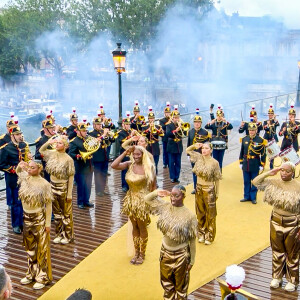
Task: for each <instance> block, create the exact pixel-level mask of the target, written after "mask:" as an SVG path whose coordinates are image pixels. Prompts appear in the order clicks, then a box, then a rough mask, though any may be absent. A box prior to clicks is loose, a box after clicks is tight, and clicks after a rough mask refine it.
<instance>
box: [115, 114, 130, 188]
mask: <svg viewBox="0 0 300 300" xmlns="http://www.w3.org/2000/svg"><path fill="white" fill-rule="evenodd" d="M130 124H131V121H130V118H129V116H128V114H127V118H125V119H123V121H122V127H123V129H122V130H121V131H120V132H119V135H118V138H117V142H118V143H119V145H120V147H119V148H120V155H121V154H122V153H123V152H124V151H125V149H124V148H122V147H121V145H122V143H124V142H125V141H126V140H128V139H130V138H131V129H130ZM128 160H129V157H128V156H125V157H124V159H123V160H122V162H124V161H128ZM126 172H127V169H126V170H122V171H121V180H122V191H123V192H127V191H128V188H129V187H128V184H127V182H126V180H125V175H126Z"/></svg>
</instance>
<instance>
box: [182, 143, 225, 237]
mask: <svg viewBox="0 0 300 300" xmlns="http://www.w3.org/2000/svg"><path fill="white" fill-rule="evenodd" d="M195 149H196V147H195V145H191V146H190V147H188V148H187V149H186V152H187V154H188V155H190V160H191V162H192V163H195V166H194V168H193V172H194V173H195V174H196V175H197V185H196V195H195V210H196V215H197V219H198V238H199V241H201V242H205V241H208V242H209V243H212V242H213V241H214V239H215V236H216V217H217V206H216V200H217V198H218V189H219V180H220V179H221V178H222V175H221V170H220V166H219V163H218V161H217V160H215V159H214V158H212V157H211V156H209V157H204V156H203V155H202V154H201V153H199V152H196V151H193V150H195Z"/></svg>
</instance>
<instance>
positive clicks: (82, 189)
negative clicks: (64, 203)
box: [75, 172, 93, 205]
mask: <svg viewBox="0 0 300 300" xmlns="http://www.w3.org/2000/svg"><path fill="white" fill-rule="evenodd" d="M92 179H93V172H85V173H79V172H78V173H75V180H76V183H77V205H84V204H87V203H89V200H90V196H91V189H92Z"/></svg>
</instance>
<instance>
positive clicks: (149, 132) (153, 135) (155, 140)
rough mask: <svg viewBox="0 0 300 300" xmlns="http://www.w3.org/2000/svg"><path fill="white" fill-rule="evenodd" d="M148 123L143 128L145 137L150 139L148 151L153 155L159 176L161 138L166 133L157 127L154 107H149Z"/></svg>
mask: <svg viewBox="0 0 300 300" xmlns="http://www.w3.org/2000/svg"><path fill="white" fill-rule="evenodd" d="M148 121H149V124H148V125H145V126H143V127H142V128H143V135H145V136H146V137H147V139H148V146H147V148H146V149H147V150H148V151H149V152H150V153H151V154H152V155H153V159H154V163H155V168H156V175H157V171H158V170H157V166H158V162H159V155H160V149H159V137H160V136H161V137H163V136H164V131H163V129H162V127H161V125H155V124H154V121H155V115H154V113H153V112H152V106H149V113H148Z"/></svg>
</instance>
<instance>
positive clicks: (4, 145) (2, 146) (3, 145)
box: [0, 143, 8, 149]
mask: <svg viewBox="0 0 300 300" xmlns="http://www.w3.org/2000/svg"><path fill="white" fill-rule="evenodd" d="M7 144H8V143H6V144H4V145H2V146H1V147H0V149H3V148H4V147H5V146H6V145H7Z"/></svg>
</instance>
